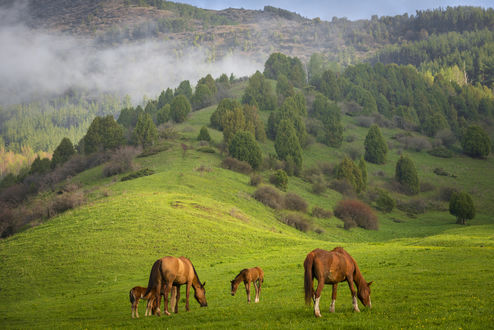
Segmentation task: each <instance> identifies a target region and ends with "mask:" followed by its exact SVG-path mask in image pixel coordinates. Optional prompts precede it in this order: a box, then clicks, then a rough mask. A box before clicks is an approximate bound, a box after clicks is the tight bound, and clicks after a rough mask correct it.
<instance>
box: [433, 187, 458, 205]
mask: <svg viewBox="0 0 494 330" xmlns="http://www.w3.org/2000/svg"><path fill="white" fill-rule="evenodd" d="M457 192H458V189H456V188H453V187H441V188H440V189H439V194H438V196H437V197H438V199H439V200H440V201H443V202H449V201H450V199H451V196H452V195H453V193H457Z"/></svg>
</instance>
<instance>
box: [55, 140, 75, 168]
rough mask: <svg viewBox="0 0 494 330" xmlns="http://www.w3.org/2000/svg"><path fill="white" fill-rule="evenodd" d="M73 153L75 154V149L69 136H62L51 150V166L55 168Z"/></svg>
mask: <svg viewBox="0 0 494 330" xmlns="http://www.w3.org/2000/svg"><path fill="white" fill-rule="evenodd" d="M73 154H75V149H74V146H73V145H72V142H71V141H70V139H69V138H67V137H64V138H63V139H62V141H60V144H59V145H58V147H57V148H56V149H55V151H53V156H52V158H51V165H50V166H51V168H55V167H57V165H61V164H63V163H65V162H66V161H67V160H69V158H70V157H71V156H72V155H73Z"/></svg>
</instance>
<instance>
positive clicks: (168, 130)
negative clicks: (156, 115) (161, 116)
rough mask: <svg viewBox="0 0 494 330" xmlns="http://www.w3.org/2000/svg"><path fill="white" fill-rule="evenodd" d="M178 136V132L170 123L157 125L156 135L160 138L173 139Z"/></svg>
mask: <svg viewBox="0 0 494 330" xmlns="http://www.w3.org/2000/svg"><path fill="white" fill-rule="evenodd" d="M179 136H180V134H179V133H178V132H177V130H176V129H175V126H173V124H172V123H164V124H161V125H160V126H159V127H158V137H159V138H160V139H162V140H175V139H178V137H179Z"/></svg>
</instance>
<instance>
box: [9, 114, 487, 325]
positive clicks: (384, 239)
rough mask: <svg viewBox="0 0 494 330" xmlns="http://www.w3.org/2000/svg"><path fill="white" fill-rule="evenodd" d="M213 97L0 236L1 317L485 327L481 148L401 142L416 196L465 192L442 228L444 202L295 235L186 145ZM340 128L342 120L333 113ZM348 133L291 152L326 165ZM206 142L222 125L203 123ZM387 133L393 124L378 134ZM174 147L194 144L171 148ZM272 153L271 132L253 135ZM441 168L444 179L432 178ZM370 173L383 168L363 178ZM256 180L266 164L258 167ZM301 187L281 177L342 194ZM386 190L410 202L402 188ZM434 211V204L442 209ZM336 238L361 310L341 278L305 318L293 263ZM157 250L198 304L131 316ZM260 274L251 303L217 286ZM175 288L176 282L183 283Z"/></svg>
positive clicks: (309, 197) (43, 321)
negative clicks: (356, 272) (129, 158)
mask: <svg viewBox="0 0 494 330" xmlns="http://www.w3.org/2000/svg"><path fill="white" fill-rule="evenodd" d="M212 111H214V107H209V108H206V109H204V110H201V111H198V112H195V113H193V114H192V116H191V118H190V119H189V120H188V121H187V122H185V123H184V124H182V125H178V126H177V131H178V132H179V133H180V134H181V136H182V138H181V140H178V141H176V142H172V143H169V144H168V145H166V147H167V150H165V151H163V152H161V153H158V154H155V155H153V156H148V157H144V158H138V159H136V164H137V166H138V167H141V168H145V167H147V168H151V169H153V170H154V171H155V174H153V175H151V176H147V177H142V178H138V179H135V180H131V181H125V182H120V181H119V180H118V179H119V178H120V177H121V176H123V175H121V176H117V177H115V178H103V177H102V167H101V166H100V167H96V168H94V169H91V170H89V171H86V172H83V173H81V174H80V175H78V176H76V177H74V178H71V180H72V181H73V182H79V183H81V184H82V185H83V189H85V190H86V193H87V196H89V201H88V203H87V204H86V205H84V206H82V207H79V208H77V209H74V210H71V211H68V212H66V213H64V214H62V215H60V216H58V217H55V218H53V219H51V220H49V221H46V222H45V223H43V224H41V225H39V226H37V227H33V228H30V229H28V230H25V231H23V232H21V233H18V234H16V235H14V236H12V237H9V238H7V239H4V240H1V241H0V261H1V262H0V297H1V298H2V299H1V300H0V327H1V328H2V329H10V328H16V329H31V328H41V329H49V328H70V329H73V328H196V327H197V328H237V327H238V328H270V329H276V328H298V329H300V328H302V329H305V328H325V329H327V328H337V329H340V328H350V329H357V328H358V329H360V328H372V329H382V328H392V329H401V328H440V329H460V328H461V329H486V328H492V326H493V324H494V305H493V299H492V294H493V293H494V282H493V280H492V279H493V275H492V274H493V273H494V262H493V260H494V221H493V218H492V212H491V211H493V210H494V209H493V204H494V201H493V198H494V197H493V196H494V194H492V189H491V188H490V184H491V183H492V182H494V178H493V176H494V171H493V168H494V165H493V159H492V157H491V158H489V159H488V160H474V159H469V158H465V157H462V156H455V158H452V159H440V158H434V157H432V156H430V155H428V154H425V153H417V152H410V153H409V154H410V155H411V157H412V158H413V160H414V161H415V163H416V165H417V168H418V171H419V176H420V178H421V179H422V180H424V181H427V182H431V183H433V184H434V189H433V191H430V192H427V193H425V194H421V196H422V197H424V196H425V198H429V199H434V198H435V195H436V194H437V191H438V189H439V188H440V187H444V186H453V187H458V188H461V189H464V190H467V191H468V192H470V193H472V194H473V198H474V200H475V202H476V205H477V207H478V212H477V217H476V218H475V219H474V220H472V221H469V222H468V225H467V226H458V225H456V224H454V222H455V219H454V217H452V216H451V215H450V214H449V213H448V212H447V211H444V210H443V211H441V210H437V211H433V212H432V211H431V212H427V213H425V214H422V215H419V216H417V217H414V218H411V217H408V216H407V215H406V214H405V213H403V212H401V211H397V210H395V211H393V212H392V213H390V214H381V213H378V216H379V227H380V228H379V230H378V231H367V230H363V229H360V228H354V229H351V230H350V231H347V230H344V229H343V226H342V224H343V223H342V222H341V221H340V220H338V219H336V218H331V219H329V220H323V219H315V218H312V217H310V216H309V215H307V214H306V215H305V216H306V217H307V218H308V220H309V221H310V222H311V223H312V226H313V228H319V229H321V230H320V231H319V233H316V232H315V231H313V230H310V231H308V232H307V233H302V232H300V231H297V230H296V229H294V228H292V227H289V226H286V225H284V224H282V223H281V222H279V221H278V220H277V219H278V214H277V213H276V212H275V211H273V210H271V209H269V208H267V207H266V206H264V205H262V204H261V203H259V202H257V201H256V200H254V199H253V197H252V193H253V192H254V190H255V189H256V188H255V187H252V186H250V185H249V180H250V178H249V176H247V175H243V174H239V173H235V172H232V171H228V170H225V169H222V168H221V167H220V163H221V159H222V156H221V155H220V152H219V150H216V153H213V154H209V153H203V152H200V151H198V150H196V147H197V146H198V144H197V142H196V141H194V140H193V138H195V137H196V136H197V134H198V132H199V129H200V127H201V126H202V125H204V124H206V123H207V122H208V120H209V116H210V114H211V113H212ZM345 122H346V123H347V124H351V119H350V118H345ZM351 132H352V134H354V135H355V140H354V141H353V142H351V143H347V142H345V143H344V144H343V146H342V149H341V150H336V149H332V148H327V147H325V146H323V145H320V144H313V145H310V146H309V147H308V148H306V149H305V150H304V161H305V162H306V165H307V166H313V165H315V164H317V163H319V162H329V163H335V162H337V161H338V160H339V159H341V156H342V155H343V153H344V150H345V148H347V147H349V146H355V147H358V146H362V145H363V139H364V138H365V134H366V132H367V130H366V129H364V128H358V127H355V128H354V129H352V130H351ZM210 133H211V135H212V137H213V139H214V140H215V141H217V142H219V141H220V140H221V132H217V131H215V130H210ZM385 135H387V138H389V136H390V135H392V132H388V131H385ZM180 143H186V144H187V145H190V146H192V147H193V148H194V149H191V150H187V151H186V152H185V153H183V151H182V148H181V146H180ZM262 148H263V151H264V153H267V152H273V151H274V148H273V144H272V142H268V143H265V144H264V145H263V147H262ZM398 157H399V155H398V153H397V149H392V150H391V151H390V153H389V157H388V158H389V161H388V163H387V164H386V165H383V166H377V165H368V172H369V179H370V182H371V184H372V185H373V186H383V187H384V186H385V185H386V184H388V183H389V181H390V180H391V178H392V177H393V174H394V165H395V162H396V160H397V159H398ZM435 167H442V168H444V169H445V170H447V171H449V172H452V173H454V174H455V175H457V178H456V179H453V178H451V177H438V176H437V175H435V174H434V173H432V170H433V168H435ZM377 171H382V172H383V173H384V175H376V174H374V173H375V172H377ZM262 175H263V177H264V179H265V181H267V178H268V176H269V173H267V172H266V173H262ZM310 187H311V186H310V184H309V183H308V182H305V181H303V180H302V179H300V178H293V177H291V178H290V180H289V185H288V191H290V192H294V193H297V194H298V195H300V196H301V197H303V198H304V199H305V200H306V201H307V202H308V204H309V209H311V208H312V207H314V206H319V207H322V208H324V209H332V208H333V207H334V205H335V204H336V203H337V202H338V201H339V200H340V199H341V198H342V197H341V195H340V194H339V193H337V192H335V191H333V190H328V191H326V192H325V193H324V194H322V195H314V194H313V193H312V192H311V189H310ZM394 196H395V197H399V198H403V199H409V198H410V197H407V196H399V195H394ZM443 207H446V206H445V205H443ZM335 246H343V247H345V249H347V250H348V251H349V252H350V253H351V254H352V255H353V256H354V257H355V259H356V260H357V262H358V263H359V266H360V269H361V271H362V273H363V275H364V277H365V279H366V280H367V281H371V280H372V281H374V284H373V285H372V295H371V297H372V304H373V308H372V310H368V309H366V308H364V307H363V306H362V305H361V304H360V308H361V310H362V312H361V313H354V312H352V305H351V296H350V292H349V289H348V286H347V285H346V284H345V283H342V284H340V286H339V290H338V299H337V301H336V313H334V314H330V313H329V305H330V297H331V289H330V287H326V288H325V289H324V291H323V296H322V300H321V312H322V314H323V317H322V318H321V319H315V318H314V316H313V312H312V307H309V306H306V305H305V304H304V299H303V273H304V270H303V261H304V258H305V256H306V254H307V253H308V252H310V251H311V250H313V249H315V248H323V249H328V250H330V249H332V248H333V247H335ZM166 255H173V256H180V255H184V256H187V257H189V258H190V259H191V260H192V262H193V263H194V265H195V267H196V270H197V272H198V274H199V277H200V280H201V281H206V296H207V300H208V307H206V308H200V307H199V304H197V303H196V302H195V300H193V298H192V296H193V295H191V299H192V301H191V311H190V312H185V307H184V305H185V302H184V299H185V294H184V291H182V298H181V302H180V312H179V314H173V315H171V316H162V317H161V318H159V317H156V316H153V317H147V318H145V317H144V308H145V307H144V306H145V302H142V303H141V304H140V308H139V310H140V314H141V318H140V319H132V318H131V311H130V303H129V296H128V292H129V290H130V289H131V288H132V287H133V286H136V285H141V286H146V285H147V281H148V276H149V271H150V269H151V266H152V264H153V262H154V261H155V260H156V259H158V258H161V257H163V256H166ZM254 266H260V267H261V268H263V269H264V272H265V282H264V285H263V287H262V293H261V301H260V303H258V304H254V303H251V304H250V305H248V304H247V302H246V297H245V292H244V290H243V287H241V288H240V289H239V290H238V292H237V295H236V296H235V297H232V296H231V295H230V290H229V284H230V280H231V279H233V278H234V276H235V275H236V274H237V273H238V272H239V271H240V270H241V269H243V268H246V267H254ZM182 290H184V288H182Z"/></svg>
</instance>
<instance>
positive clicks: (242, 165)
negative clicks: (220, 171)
mask: <svg viewBox="0 0 494 330" xmlns="http://www.w3.org/2000/svg"><path fill="white" fill-rule="evenodd" d="M221 166H222V167H223V168H226V169H227V170H232V171H235V172H239V173H243V174H249V173H251V172H252V167H251V166H250V165H249V163H247V162H244V161H241V160H238V159H235V158H231V157H227V158H225V159H224V160H223V161H222V162H221Z"/></svg>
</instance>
